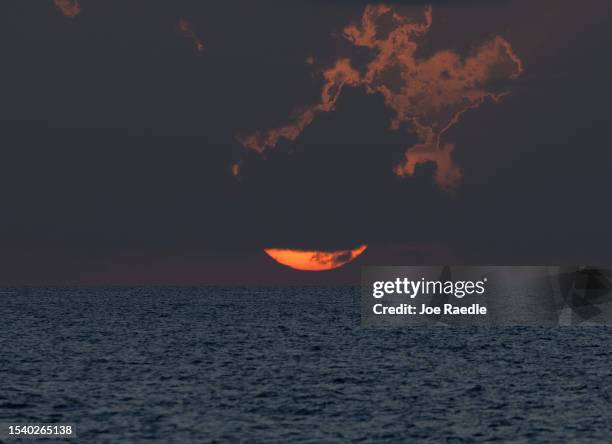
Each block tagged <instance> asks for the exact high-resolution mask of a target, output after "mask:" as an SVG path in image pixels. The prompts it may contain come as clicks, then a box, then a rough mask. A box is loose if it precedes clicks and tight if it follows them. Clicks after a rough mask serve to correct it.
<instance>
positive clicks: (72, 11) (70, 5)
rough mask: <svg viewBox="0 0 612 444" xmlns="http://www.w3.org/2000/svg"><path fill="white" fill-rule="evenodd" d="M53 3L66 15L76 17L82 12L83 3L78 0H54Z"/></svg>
mask: <svg viewBox="0 0 612 444" xmlns="http://www.w3.org/2000/svg"><path fill="white" fill-rule="evenodd" d="M53 3H55V6H56V7H57V9H59V10H60V11H61V13H62V14H64V15H65V16H66V17H71V18H72V17H76V16H77V15H79V14H80V13H81V5H80V4H79V1H78V0H53Z"/></svg>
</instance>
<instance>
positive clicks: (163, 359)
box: [0, 287, 612, 444]
mask: <svg viewBox="0 0 612 444" xmlns="http://www.w3.org/2000/svg"><path fill="white" fill-rule="evenodd" d="M359 309H360V304H359V289H358V288H356V287H355V288H312V287H309V288H277V289H274V288H268V289H246V288H244V289H236V288H97V289H47V288H31V289H3V290H0V315H1V319H2V329H1V330H0V423H11V422H14V423H34V422H36V423H56V422H66V423H73V424H75V425H76V428H77V438H76V440H75V441H76V442H79V443H114V444H116V443H144V442H147V443H151V442H159V443H174V442H176V443H209V442H220V443H225V442H229V443H234V442H247V443H250V442H253V443H259V442H261V443H275V442H278V443H298V442H312V443H327V442H330V443H333V442H339V443H340V442H423V443H430V442H431V443H440V442H446V443H470V442H492V441H499V442H516V443H523V442H524V443H561V442H579V443H591V442H592V443H610V442H612V413H611V412H612V345H611V344H612V328H607V327H564V328H527V327H520V328H519V327H512V328H511V327H505V328H499V327H498V328H492V327H428V328H422V327H412V328H389V329H375V328H364V327H362V326H361V325H360V317H359ZM7 442H9V441H7ZM42 442H52V441H51V440H44V441H42Z"/></svg>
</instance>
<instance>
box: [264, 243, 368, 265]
mask: <svg viewBox="0 0 612 444" xmlns="http://www.w3.org/2000/svg"><path fill="white" fill-rule="evenodd" d="M367 248H368V246H367V245H361V246H360V247H357V248H355V249H352V250H337V251H319V250H291V249H281V248H268V249H266V250H264V251H265V252H266V254H267V255H268V256H270V257H271V258H272V259H274V260H275V261H276V262H278V263H279V264H282V265H285V266H287V267H290V268H293V269H294V270H301V271H327V270H333V269H335V268H340V267H342V266H343V265H346V264H348V263H349V262H352V261H353V260H355V259H357V258H358V257H359V256H361V254H362V253H363V252H364V251H365V250H366V249H367Z"/></svg>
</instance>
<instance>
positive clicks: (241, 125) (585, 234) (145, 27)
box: [0, 0, 612, 285]
mask: <svg viewBox="0 0 612 444" xmlns="http://www.w3.org/2000/svg"><path fill="white" fill-rule="evenodd" d="M392 4H393V7H394V9H395V10H396V11H397V12H398V13H401V14H402V15H405V16H407V17H414V20H415V21H419V20H422V16H423V8H424V5H426V4H427V3H426V2H416V1H414V2H410V1H406V2H392ZM365 5H366V2H357V1H322V0H321V1H307V0H303V1H302V0H296V1H292V2H286V1H261V2H258V1H252V0H250V1H246V0H244V1H224V2H202V1H195V0H191V1H174V0H173V1H169V0H168V1H156V2H150V1H144V0H141V1H136V0H134V1H131V0H129V1H128V0H121V1H119V0H104V1H95V0H89V1H88V0H82V1H81V2H80V6H81V11H80V14H78V15H77V16H76V17H73V18H70V17H66V16H64V15H63V14H61V13H60V11H59V10H58V8H57V7H56V6H55V5H54V3H53V1H52V0H48V1H41V0H36V1H34V0H4V1H3V2H2V6H1V7H0V8H1V10H0V17H1V18H0V21H1V23H0V51H1V52H0V53H1V54H2V59H3V62H2V69H1V70H0V85H2V94H1V95H0V156H1V158H0V170H1V174H0V182H1V183H0V198H1V202H2V217H1V218H0V285H43V284H48V285H76V284H80V285H98V284H130V285H139V284H140V285H145V284H182V285H196V284H237V285H238V284H262V285H269V284H279V285H283V284H302V283H304V284H331V283H351V282H353V283H357V282H358V275H359V266H361V265H364V264H376V265H409V264H421V263H441V262H444V263H449V262H452V263H472V264H493V263H495V264H515V263H516V264H542V263H551V264H552V263H585V262H590V263H609V262H611V261H612V237H611V236H610V233H609V227H610V225H611V222H612V209H611V207H610V204H609V197H608V192H609V190H610V189H611V185H612V175H611V174H610V169H611V166H610V165H612V152H611V150H610V142H609V137H610V136H609V129H610V126H611V124H612V117H611V113H610V101H611V99H612V94H611V93H612V87H611V84H610V78H612V61H611V60H610V57H609V55H608V54H609V48H610V44H611V43H612V26H610V25H611V24H612V23H611V17H612V15H611V14H612V13H611V11H612V6H610V2H609V1H607V0H587V1H580V2H577V1H552V0H550V1H549V0H543V1H538V2H532V1H519V0H508V1H500V2H474V1H470V2H462V1H446V2H433V24H432V27H431V29H430V30H429V32H428V33H427V35H426V36H424V37H423V39H422V40H421V41H420V46H419V53H418V56H419V57H421V58H428V57H431V56H432V55H433V54H435V53H437V52H439V51H441V50H447V49H448V50H452V51H454V52H456V53H458V54H460V55H461V56H468V55H469V54H470V53H471V52H473V51H474V48H476V47H478V46H479V45H481V44H482V43H483V42H485V41H487V40H488V39H491V38H493V37H495V36H497V35H499V36H502V37H503V38H504V39H506V40H507V41H508V42H510V44H511V45H512V48H513V50H514V52H515V53H516V54H517V55H518V56H519V57H520V59H521V60H522V62H523V64H524V73H523V75H522V76H521V77H520V78H518V79H516V80H514V81H512V82H508V84H504V85H500V87H501V88H502V89H503V90H508V91H510V92H511V95H509V96H507V97H504V99H503V100H502V101H501V102H500V103H496V104H491V103H485V104H483V105H482V106H480V107H479V108H478V109H474V110H470V111H468V112H467V113H465V114H464V115H463V116H462V117H461V119H460V121H459V122H458V123H457V124H456V125H454V126H453V127H452V128H451V129H450V130H449V131H448V132H447V133H446V135H445V137H447V138H448V139H449V141H451V142H452V143H453V144H454V145H455V151H454V154H453V158H454V161H455V163H456V164H457V165H459V166H460V167H461V169H462V170H463V172H464V175H463V178H462V180H461V183H460V184H459V186H458V187H457V189H456V190H455V192H454V193H448V192H445V191H443V190H441V189H440V187H439V186H437V185H436V184H435V183H434V181H433V176H434V174H435V165H433V164H424V165H419V166H418V167H417V169H416V172H415V175H414V176H413V177H408V178H404V179H400V178H398V177H397V176H395V175H394V174H393V167H394V166H395V165H397V164H398V163H399V162H401V161H402V158H403V154H404V152H405V151H406V149H407V148H408V147H409V146H411V145H413V144H415V143H417V142H418V140H417V139H416V136H415V135H414V134H410V133H408V132H407V131H404V130H402V131H390V130H389V122H390V121H391V119H392V117H393V111H392V110H391V109H390V108H389V107H388V106H386V104H385V102H384V100H383V98H382V96H381V95H380V94H366V93H365V91H364V89H363V88H359V87H356V88H345V89H344V91H343V92H342V94H341V95H340V97H339V99H338V102H337V103H336V107H335V111H334V112H330V113H323V114H321V115H319V116H317V118H316V119H315V121H314V122H313V123H312V124H311V125H309V126H308V127H307V128H306V129H305V130H304V131H303V132H302V133H301V135H300V136H299V137H298V138H297V139H296V140H295V141H287V140H285V141H282V142H281V143H279V145H278V146H277V147H276V148H275V149H273V150H270V151H268V152H266V153H265V154H264V155H263V156H261V155H259V154H257V153H255V152H253V151H251V150H248V149H246V148H245V147H244V146H242V144H241V143H240V142H239V141H238V140H237V136H238V135H241V134H249V133H253V132H255V131H257V130H266V129H270V128H275V127H279V126H282V125H286V124H287V123H288V122H289V121H290V115H291V113H292V110H295V109H296V107H299V106H307V105H312V104H316V103H317V102H318V101H319V99H320V93H321V87H322V85H323V80H322V79H321V76H320V75H319V74H318V73H319V72H320V70H323V69H326V68H328V67H329V66H331V65H332V64H333V63H334V62H335V61H336V60H338V59H339V58H342V57H349V58H351V60H353V61H354V62H355V61H360V60H361V59H364V60H366V59H367V57H368V54H367V51H365V52H364V51H363V48H362V49H359V48H356V47H354V46H351V45H350V44H348V43H347V41H346V39H344V38H342V32H343V29H344V27H345V26H347V25H349V24H351V23H357V22H358V21H359V20H360V18H361V15H362V13H363V10H364V7H365ZM179 19H186V20H188V21H189V23H190V25H191V29H192V30H193V32H194V34H195V35H196V36H197V37H198V38H199V39H201V40H202V42H203V43H204V46H205V51H204V52H198V51H197V50H196V48H195V46H194V44H193V42H192V41H190V39H189V38H186V36H184V35H182V34H181V32H180V31H179V29H178V21H179ZM309 57H313V58H314V64H313V65H309V64H307V63H306V60H307V59H308V58H309ZM355 63H357V62H355ZM235 162H240V163H241V165H242V166H243V168H242V169H243V175H242V176H241V178H240V179H239V180H237V179H236V178H235V177H233V175H232V174H231V166H232V164H234V163H235ZM364 243H367V244H369V245H370V247H369V249H368V250H367V252H366V253H364V255H363V256H362V257H361V258H360V259H359V260H357V261H356V262H354V263H352V264H349V265H347V266H346V267H344V268H341V269H339V270H336V271H332V272H325V273H304V272H297V271H293V270H290V269H287V268H285V267H282V266H280V265H278V264H276V263H275V262H273V261H272V260H271V259H269V258H268V257H267V256H266V255H265V254H264V253H263V252H262V249H263V248H266V247H272V246H274V247H288V248H308V249H326V250H329V249H345V248H352V247H355V246H357V245H361V244H364Z"/></svg>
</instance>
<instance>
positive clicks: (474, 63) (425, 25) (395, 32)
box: [238, 5, 523, 191]
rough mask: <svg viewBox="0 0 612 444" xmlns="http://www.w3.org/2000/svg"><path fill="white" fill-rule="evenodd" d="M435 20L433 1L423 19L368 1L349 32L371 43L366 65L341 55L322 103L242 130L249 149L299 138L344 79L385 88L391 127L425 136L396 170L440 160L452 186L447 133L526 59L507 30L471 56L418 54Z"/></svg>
mask: <svg viewBox="0 0 612 444" xmlns="http://www.w3.org/2000/svg"><path fill="white" fill-rule="evenodd" d="M432 23H433V11H432V8H431V7H427V8H425V9H424V11H423V17H422V18H421V19H420V21H416V22H415V21H412V20H411V19H410V18H408V17H404V16H402V15H400V14H399V13H397V12H396V11H395V10H394V9H393V7H391V6H388V5H368V6H366V7H365V10H364V12H363V15H362V17H361V19H360V21H359V22H358V23H356V24H352V25H349V26H347V27H345V28H344V32H343V37H344V38H345V39H346V40H347V41H349V42H350V43H351V44H352V45H353V46H355V47H360V48H367V49H369V50H370V54H371V58H370V60H369V62H368V63H367V65H366V66H365V67H364V68H363V69H359V70H358V69H356V68H354V66H353V65H354V63H353V61H352V60H351V59H350V58H341V59H339V60H337V61H336V63H335V65H334V66H332V67H331V68H329V69H327V70H324V71H323V73H322V74H323V78H324V80H325V83H324V85H323V89H322V92H321V101H320V103H318V104H316V105H312V106H308V107H305V108H302V109H297V110H296V111H295V112H294V116H293V118H292V119H291V123H289V124H288V125H286V126H284V127H280V128H275V129H271V130H268V131H258V132H256V133H254V134H251V135H247V136H241V137H239V138H238V139H239V140H240V142H242V144H243V145H244V146H245V147H246V148H249V149H252V150H255V151H257V152H259V153H263V152H265V151H266V150H268V149H271V148H274V147H276V145H277V144H278V142H279V141H280V140H281V139H287V140H289V141H293V140H295V139H297V138H298V137H299V136H300V134H301V133H302V131H303V130H304V129H305V128H306V127H307V126H308V125H310V124H311V123H312V122H313V121H314V119H315V118H316V116H317V115H319V114H320V113H323V112H331V111H333V110H334V109H335V105H336V103H337V101H338V98H339V97H340V95H341V93H342V90H343V88H344V87H345V86H351V87H361V88H363V89H364V90H365V92H366V93H368V94H379V95H381V96H382V97H383V98H384V101H385V104H386V105H387V107H389V108H390V109H391V110H392V111H393V112H394V117H393V119H392V121H391V122H390V129H391V130H402V129H403V130H406V131H409V132H412V133H414V134H416V136H417V137H418V143H417V144H415V145H414V146H411V147H408V148H407V150H406V153H405V160H404V161H403V163H402V164H400V165H398V166H396V167H395V168H394V170H393V171H394V172H395V174H396V175H398V176H401V177H404V176H412V175H413V174H414V172H415V169H416V166H417V165H419V164H423V163H430V162H431V163H434V164H435V166H436V173H435V176H434V181H435V183H436V184H437V185H438V186H439V187H440V188H441V189H443V190H446V191H453V190H454V189H455V188H456V187H457V186H458V184H459V182H460V181H461V178H462V171H461V169H460V167H459V166H457V165H456V164H455V163H454V161H453V158H452V153H453V151H454V149H455V147H454V145H453V144H451V143H446V142H444V140H443V139H444V136H445V133H446V132H447V131H448V130H449V129H450V128H452V127H453V126H454V125H456V124H457V123H458V122H459V120H460V118H461V116H462V115H463V114H464V113H465V112H466V111H468V110H470V109H474V108H478V107H480V106H481V105H482V104H483V103H485V102H486V101H491V102H499V101H500V100H501V99H502V98H503V97H504V96H506V95H507V94H509V92H508V91H495V90H492V87H490V86H491V85H493V84H496V83H497V82H499V81H507V80H513V79H516V78H517V77H518V76H520V75H521V73H522V72H523V65H522V62H521V60H520V59H519V57H518V56H517V55H516V54H515V53H514V51H513V49H512V46H511V45H510V43H509V42H507V41H506V40H505V39H503V38H502V37H500V36H497V37H495V38H492V39H491V40H489V41H487V42H485V43H483V44H481V45H480V46H479V47H477V48H476V49H475V50H474V51H473V52H472V53H471V54H470V55H468V56H467V57H462V56H461V55H459V54H457V53H456V52H454V51H451V50H443V51H439V52H436V53H435V54H433V55H432V56H430V57H426V58H422V57H420V56H418V55H417V50H418V49H419V40H420V38H421V37H422V36H424V35H425V34H427V33H428V32H429V31H430V29H431V25H432Z"/></svg>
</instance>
